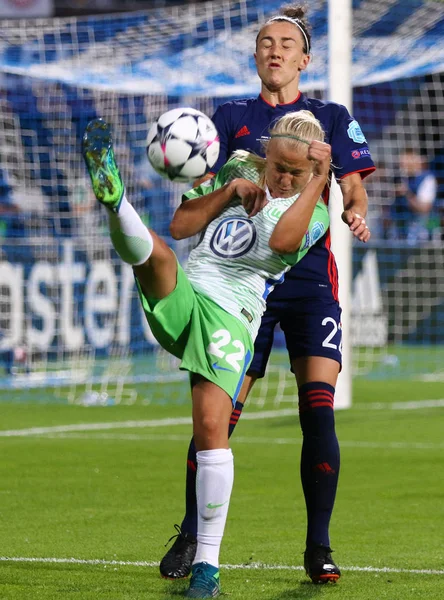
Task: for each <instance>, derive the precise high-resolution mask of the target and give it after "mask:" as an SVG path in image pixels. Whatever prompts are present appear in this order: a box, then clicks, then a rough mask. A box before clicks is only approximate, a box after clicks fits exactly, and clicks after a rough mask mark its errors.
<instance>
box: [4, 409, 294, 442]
mask: <svg viewBox="0 0 444 600" xmlns="http://www.w3.org/2000/svg"><path fill="white" fill-rule="evenodd" d="M297 414H298V411H297V409H294V408H285V409H282V410H264V411H261V412H253V413H249V414H245V415H244V416H243V417H242V418H243V420H246V421H254V420H258V419H273V418H275V417H289V416H294V415H297ZM191 424H192V421H191V417H178V418H176V419H152V420H150V421H120V422H110V423H78V424H73V425H53V426H50V427H30V428H28V429H9V430H5V431H0V437H26V436H30V435H43V434H47V433H67V432H69V431H105V430H107V429H143V428H145V427H170V426H171V425H191Z"/></svg>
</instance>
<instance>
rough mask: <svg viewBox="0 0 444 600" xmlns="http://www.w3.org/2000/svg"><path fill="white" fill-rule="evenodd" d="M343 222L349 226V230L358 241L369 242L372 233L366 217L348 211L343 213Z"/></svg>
mask: <svg viewBox="0 0 444 600" xmlns="http://www.w3.org/2000/svg"><path fill="white" fill-rule="evenodd" d="M342 220H343V221H344V223H345V224H346V225H348V228H349V229H350V231H351V232H352V234H353V235H354V236H355V237H357V238H358V240H360V241H361V242H364V243H365V242H368V241H369V239H370V236H371V233H370V229H369V228H368V225H367V223H366V222H365V219H364V217H361V215H359V214H358V213H355V212H354V211H353V210H351V209H348V210H344V212H343V213H342Z"/></svg>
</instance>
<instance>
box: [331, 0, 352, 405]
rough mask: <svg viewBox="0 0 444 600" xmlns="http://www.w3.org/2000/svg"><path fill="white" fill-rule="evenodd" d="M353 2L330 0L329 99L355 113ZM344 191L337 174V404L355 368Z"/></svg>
mask: <svg viewBox="0 0 444 600" xmlns="http://www.w3.org/2000/svg"><path fill="white" fill-rule="evenodd" d="M351 66H352V3H351V0H329V3H328V100H331V101H333V102H337V103H338V104H342V105H344V106H345V107H346V108H347V109H348V110H349V112H350V113H352V102H353V100H352V81H351ZM342 210H343V204H342V193H341V189H340V187H339V185H338V184H337V182H336V180H335V179H334V178H333V180H332V187H331V197H330V204H329V211H330V220H331V237H332V250H333V254H334V255H335V258H336V263H337V266H338V278H339V302H340V304H341V308H342V371H341V373H340V374H339V378H338V382H337V385H336V393H335V408H349V407H350V406H351V403H352V368H351V342H350V327H351V323H350V319H351V290H352V243H351V242H352V240H351V237H352V234H351V233H350V232H349V231H348V229H347V227H346V226H345V224H344V223H343V222H342V220H341V214H342Z"/></svg>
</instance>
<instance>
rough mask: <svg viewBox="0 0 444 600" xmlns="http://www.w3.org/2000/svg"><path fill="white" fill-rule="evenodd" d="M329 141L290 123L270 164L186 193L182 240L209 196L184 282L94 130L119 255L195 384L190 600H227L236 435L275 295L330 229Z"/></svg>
mask: <svg viewBox="0 0 444 600" xmlns="http://www.w3.org/2000/svg"><path fill="white" fill-rule="evenodd" d="M323 140H324V132H323V130H322V127H321V125H320V123H319V121H318V120H317V119H315V117H314V116H313V115H312V114H311V113H310V112H308V111H299V112H294V113H287V114H286V115H285V116H283V117H282V118H281V119H280V120H279V121H278V122H277V123H276V124H275V125H274V127H273V128H272V129H271V132H270V140H269V142H268V143H267V148H266V155H265V159H263V158H260V157H258V156H256V155H252V154H250V153H248V152H242V153H238V154H236V155H235V156H234V157H233V158H232V159H231V160H229V161H228V162H227V164H226V165H225V166H224V167H223V168H222V169H221V170H220V171H219V173H218V174H217V176H216V177H215V178H214V179H212V180H211V181H208V182H205V183H204V184H202V185H201V186H200V187H198V188H196V189H194V190H191V191H190V192H188V193H186V194H185V195H184V200H185V203H184V205H183V206H184V207H186V210H182V211H178V213H176V216H175V217H174V219H173V221H172V223H171V227H170V229H171V233H172V235H173V237H175V238H180V237H181V236H182V230H183V228H184V227H185V228H186V229H187V230H188V221H189V219H190V218H192V215H193V209H194V208H193V206H194V203H193V200H195V199H197V198H198V199H201V198H202V196H205V197H206V198H207V199H208V203H207V204H206V207H205V210H204V214H205V218H204V219H203V220H202V218H200V220H199V223H200V226H199V227H200V233H201V238H200V241H199V244H198V245H197V246H196V248H195V249H194V250H193V251H192V252H191V254H190V257H189V260H188V263H187V267H186V270H185V271H184V270H183V269H182V267H181V266H180V265H179V264H178V262H177V259H176V256H175V254H174V252H173V251H172V250H171V248H169V246H168V245H167V244H166V243H165V242H164V241H163V240H162V239H161V238H159V237H158V236H157V235H156V234H155V232H153V231H151V230H148V229H147V228H146V227H145V225H144V224H143V222H142V220H141V219H140V217H139V215H138V214H137V213H136V211H135V210H134V208H133V207H132V206H131V204H130V203H129V201H128V199H127V198H126V196H125V193H124V186H123V182H122V179H121V177H120V173H119V170H118V167H117V165H116V162H115V159H114V153H113V147H112V139H111V134H110V130H109V127H108V125H107V124H106V123H105V122H104V121H103V120H101V119H96V120H94V121H91V122H90V123H89V124H88V126H87V129H86V131H85V135H84V138H83V155H84V158H85V162H86V165H87V168H88V171H89V174H90V176H91V181H92V186H93V190H94V193H95V195H96V197H97V199H98V200H99V201H100V202H101V203H102V204H103V205H104V206H105V207H106V208H107V211H108V216H109V228H110V234H111V240H112V242H113V245H114V248H115V249H116V251H117V253H118V254H119V255H120V257H121V258H122V260H123V261H125V262H126V263H128V264H131V265H132V266H133V269H134V273H135V276H136V281H137V285H138V289H139V293H140V298H141V301H142V304H143V307H144V310H145V314H146V317H147V320H148V322H149V324H150V326H151V329H152V332H153V334H154V335H155V337H156V338H157V340H158V341H159V343H160V344H161V345H162V346H163V347H164V348H165V349H166V350H167V351H169V352H170V353H171V354H174V355H175V356H177V357H178V358H180V359H181V364H180V368H181V369H184V370H187V371H189V373H190V382H191V391H192V414H193V433H194V440H195V443H196V448H197V463H198V472H197V506H198V532H197V540H198V544H197V552H196V556H195V558H194V562H193V566H192V577H191V581H190V587H189V590H188V592H187V594H186V595H187V597H188V598H214V597H216V596H218V595H219V593H220V584H219V550H220V545H221V541H222V536H223V532H224V527H225V522H226V518H227V514H228V506H229V502H230V496H231V490H232V485H233V475H234V468H233V455H232V452H231V450H230V448H229V444H228V424H229V420H230V416H231V413H232V409H233V406H234V404H235V402H236V397H237V395H238V393H239V390H240V388H241V385H242V381H243V378H244V375H245V372H246V370H247V368H248V366H249V364H250V362H251V358H252V353H253V343H254V339H255V337H256V334H257V331H258V328H259V325H260V319H261V315H262V313H263V312H264V310H265V300H266V297H267V294H268V293H269V292H270V291H271V290H272V289H273V287H274V285H275V284H277V283H279V282H280V281H281V280H282V279H283V276H284V274H285V272H286V271H287V270H288V269H289V268H290V267H291V266H292V265H294V264H296V263H297V262H298V261H299V260H300V259H301V258H302V257H303V256H304V255H305V254H306V253H307V251H308V249H309V248H310V247H311V246H312V245H313V244H314V243H316V241H317V240H318V239H319V237H320V236H321V235H323V234H324V233H325V232H326V230H327V229H328V227H329V218H328V211H327V208H326V205H325V203H324V202H323V200H322V198H321V194H322V190H323V189H324V187H325V185H326V182H327V180H328V176H329V171H330V157H331V148H330V146H329V145H328V144H326V143H324V141H323ZM199 212H200V215H201V216H202V206H201V202H199ZM196 233H197V231H196Z"/></svg>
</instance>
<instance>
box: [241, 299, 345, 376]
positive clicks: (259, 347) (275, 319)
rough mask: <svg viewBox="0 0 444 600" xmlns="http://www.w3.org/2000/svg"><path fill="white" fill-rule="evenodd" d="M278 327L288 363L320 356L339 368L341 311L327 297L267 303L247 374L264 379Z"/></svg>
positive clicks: (270, 300) (340, 358) (340, 361)
mask: <svg viewBox="0 0 444 600" xmlns="http://www.w3.org/2000/svg"><path fill="white" fill-rule="evenodd" d="M278 323H279V325H280V327H281V329H282V331H283V333H284V335H285V342H286V346H287V350H288V356H289V359H290V361H291V360H293V359H294V358H299V357H301V356H323V357H325V358H332V359H333V360H336V361H337V362H338V363H339V364H340V365H341V364H342V354H341V345H342V329H341V308H340V306H339V303H338V302H337V301H336V300H335V299H334V298H333V296H331V295H330V294H325V296H317V297H311V298H310V297H305V298H297V299H292V300H281V299H278V300H273V299H272V295H271V296H270V298H269V301H268V302H267V310H266V311H265V313H264V314H263V316H262V321H261V326H260V328H259V332H258V334H257V337H256V341H255V343H254V356H253V360H252V362H251V364H250V368H249V369H248V373H250V374H251V373H254V374H255V375H258V377H259V378H260V377H263V376H264V374H265V369H266V367H267V363H268V358H269V356H270V352H271V348H272V346H273V338H274V330H275V327H276V325H277V324H278Z"/></svg>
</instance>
